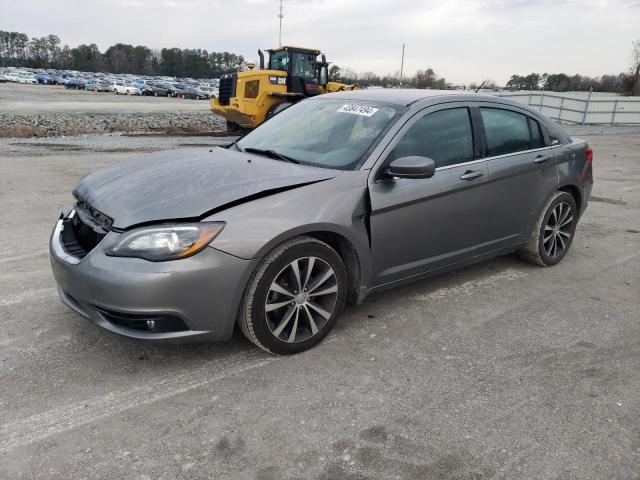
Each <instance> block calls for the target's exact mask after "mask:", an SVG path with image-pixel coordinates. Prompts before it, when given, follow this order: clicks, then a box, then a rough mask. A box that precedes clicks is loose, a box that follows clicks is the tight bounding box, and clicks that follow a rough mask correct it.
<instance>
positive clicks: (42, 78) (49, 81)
mask: <svg viewBox="0 0 640 480" xmlns="http://www.w3.org/2000/svg"><path fill="white" fill-rule="evenodd" d="M36 80H37V81H38V83H42V84H43V85H53V83H54V82H53V78H52V77H51V75H48V74H46V73H38V74H37V75H36Z"/></svg>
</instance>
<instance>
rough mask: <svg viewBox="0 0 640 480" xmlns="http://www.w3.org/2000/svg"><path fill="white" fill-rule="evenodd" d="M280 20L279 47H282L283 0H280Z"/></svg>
mask: <svg viewBox="0 0 640 480" xmlns="http://www.w3.org/2000/svg"><path fill="white" fill-rule="evenodd" d="M278 18H279V19H280V32H279V33H278V46H280V47H281V46H282V19H283V18H284V15H283V14H282V0H280V14H279V15H278Z"/></svg>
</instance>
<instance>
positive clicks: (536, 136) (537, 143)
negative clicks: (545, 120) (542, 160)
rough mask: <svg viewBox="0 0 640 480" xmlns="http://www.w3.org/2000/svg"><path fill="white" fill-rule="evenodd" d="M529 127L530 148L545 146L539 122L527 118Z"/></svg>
mask: <svg viewBox="0 0 640 480" xmlns="http://www.w3.org/2000/svg"><path fill="white" fill-rule="evenodd" d="M529 128H530V130H531V148H542V147H545V146H546V145H545V144H544V138H543V137H542V131H541V130H540V124H539V123H538V122H537V121H535V120H534V119H533V118H529Z"/></svg>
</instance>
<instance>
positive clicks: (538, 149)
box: [436, 145, 564, 172]
mask: <svg viewBox="0 0 640 480" xmlns="http://www.w3.org/2000/svg"><path fill="white" fill-rule="evenodd" d="M563 146H564V145H551V146H548V147H541V148H533V149H530V150H520V151H518V152H511V153H505V154H503V155H494V156H493V157H485V158H479V159H477V160H472V161H470V162H463V163H454V164H453V165H446V166H444V167H436V172H437V171H438V170H447V169H449V168H455V167H460V166H464V165H473V164H476V163H480V162H486V161H488V160H496V159H499V158H505V157H510V156H512V155H520V154H523V153H533V152H541V151H543V150H552V149H554V148H559V147H563Z"/></svg>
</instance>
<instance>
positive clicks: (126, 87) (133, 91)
mask: <svg viewBox="0 0 640 480" xmlns="http://www.w3.org/2000/svg"><path fill="white" fill-rule="evenodd" d="M111 88H112V91H113V93H115V94H116V95H119V94H121V95H140V94H141V93H142V92H141V91H140V89H139V88H138V87H134V86H133V85H132V84H131V83H129V82H125V81H122V80H116V81H115V82H114V84H113V85H112V86H111Z"/></svg>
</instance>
